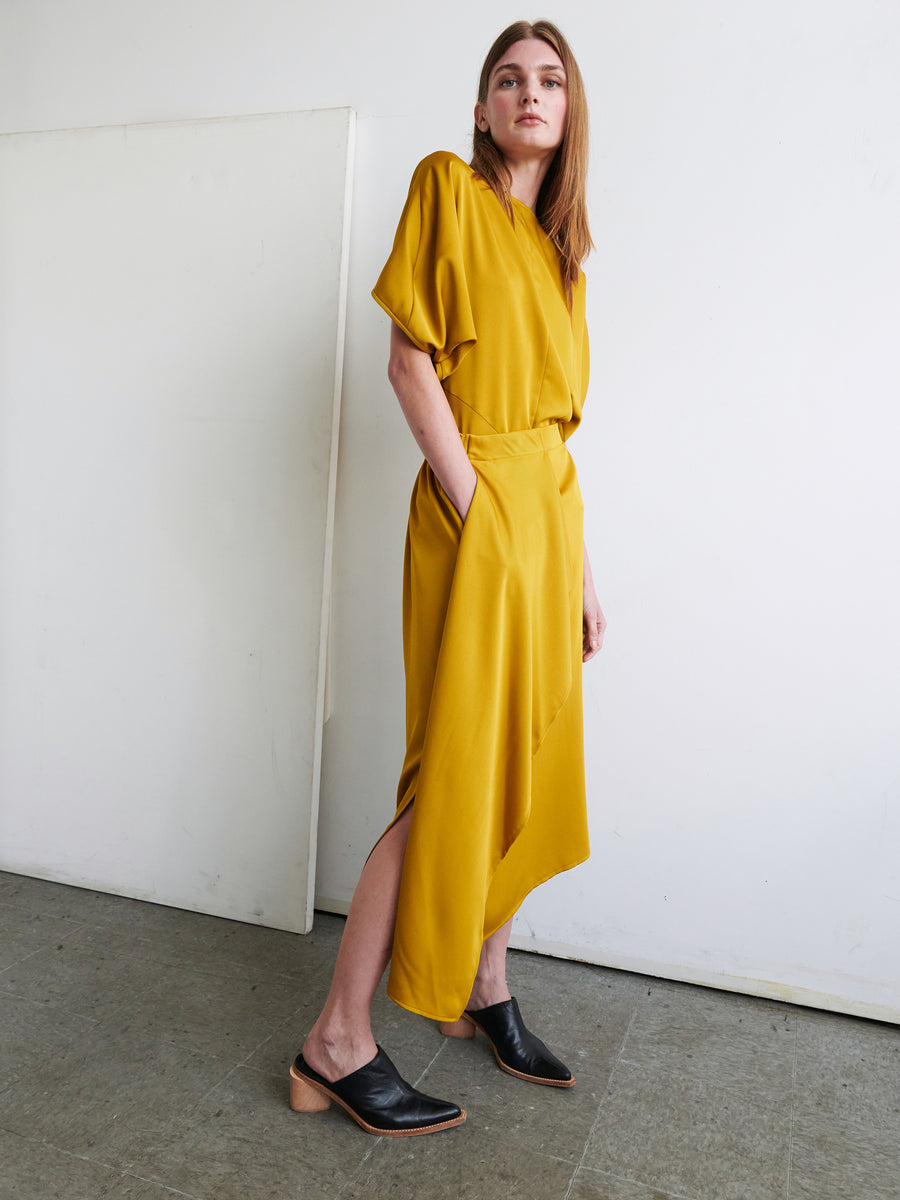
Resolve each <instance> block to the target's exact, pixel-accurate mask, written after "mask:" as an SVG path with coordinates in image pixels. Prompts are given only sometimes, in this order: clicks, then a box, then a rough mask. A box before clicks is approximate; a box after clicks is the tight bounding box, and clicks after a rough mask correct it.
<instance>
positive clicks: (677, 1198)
mask: <svg viewBox="0 0 900 1200" xmlns="http://www.w3.org/2000/svg"><path fill="white" fill-rule="evenodd" d="M579 1169H580V1170H582V1171H585V1172H589V1173H590V1174H591V1175H599V1176H600V1177H602V1178H603V1179H614V1180H615V1181H616V1183H630V1184H631V1185H632V1186H633V1187H640V1188H646V1190H647V1191H648V1192H655V1193H657V1194H658V1195H662V1196H665V1198H666V1200H700V1197H699V1196H689V1195H688V1194H687V1192H664V1191H662V1189H661V1188H659V1187H656V1186H655V1185H654V1184H652V1183H644V1182H643V1181H642V1180H640V1179H632V1178H631V1176H630V1175H614V1174H613V1172H612V1171H598V1170H596V1169H595V1168H594V1167H581V1168H579Z"/></svg>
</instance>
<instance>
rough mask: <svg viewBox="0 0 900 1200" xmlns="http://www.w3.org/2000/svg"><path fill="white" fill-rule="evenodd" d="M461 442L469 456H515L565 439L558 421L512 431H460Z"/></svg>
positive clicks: (542, 448) (547, 447)
mask: <svg viewBox="0 0 900 1200" xmlns="http://www.w3.org/2000/svg"><path fill="white" fill-rule="evenodd" d="M460 437H461V438H462V444H463V447H464V448H465V451H466V454H468V456H469V458H475V459H489V458H516V457H518V456H519V455H521V454H537V453H538V452H539V451H541V450H552V449H553V448H554V447H555V446H559V445H561V444H562V443H563V441H564V440H565V439H564V438H563V435H562V427H561V425H560V424H559V422H555V423H554V424H553V425H540V426H539V427H538V428H537V429H517V430H516V431H515V432H514V433H462V434H460Z"/></svg>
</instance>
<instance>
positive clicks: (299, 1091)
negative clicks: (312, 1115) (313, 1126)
mask: <svg viewBox="0 0 900 1200" xmlns="http://www.w3.org/2000/svg"><path fill="white" fill-rule="evenodd" d="M330 1107H331V1100H330V1099H329V1097H328V1096H326V1095H325V1094H324V1093H323V1092H320V1091H319V1090H318V1088H314V1087H313V1085H312V1084H311V1083H309V1082H307V1080H305V1079H304V1078H303V1076H302V1075H300V1074H298V1072H297V1071H296V1070H295V1068H294V1067H293V1066H292V1067H291V1108H292V1109H293V1110H294V1112H324V1111H325V1109H326V1108H330Z"/></svg>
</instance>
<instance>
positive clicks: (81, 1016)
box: [0, 972, 100, 1025]
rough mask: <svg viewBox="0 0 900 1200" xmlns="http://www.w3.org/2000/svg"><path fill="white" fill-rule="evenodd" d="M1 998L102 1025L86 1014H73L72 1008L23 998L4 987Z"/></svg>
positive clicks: (0, 989) (46, 1001)
mask: <svg viewBox="0 0 900 1200" xmlns="http://www.w3.org/2000/svg"><path fill="white" fill-rule="evenodd" d="M0 974H2V972H0ZM0 996H11V997H12V998H13V999H14V1000H21V1002H22V1003H23V1004H30V1005H31V1007H32V1008H40V1009H42V1010H43V1011H45V1012H46V1011H47V1009H50V1010H52V1011H53V1012H58V1013H65V1015H66V1016H68V1017H76V1018H77V1019H78V1020H79V1021H87V1022H88V1023H89V1024H91V1025H99V1024H100V1021H99V1019H98V1018H97V1017H86V1016H85V1015H84V1013H77V1012H73V1011H72V1009H70V1008H62V1007H60V1005H58V1004H54V1003H53V1001H51V1000H35V999H34V997H33V996H22V995H20V994H19V993H18V992H11V991H10V990H9V989H8V988H4V987H2V986H0Z"/></svg>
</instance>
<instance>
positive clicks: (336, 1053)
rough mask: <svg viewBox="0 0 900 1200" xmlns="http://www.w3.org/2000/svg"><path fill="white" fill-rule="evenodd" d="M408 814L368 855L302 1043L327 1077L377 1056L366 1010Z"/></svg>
mask: <svg viewBox="0 0 900 1200" xmlns="http://www.w3.org/2000/svg"><path fill="white" fill-rule="evenodd" d="M411 817H412V805H410V806H409V808H407V809H406V811H405V812H404V813H403V816H402V817H400V819H399V820H398V821H397V822H396V824H394V825H392V826H391V828H390V829H389V830H388V832H387V833H386V834H385V835H384V837H383V838H382V839H381V841H380V842H378V844H377V845H376V847H375V849H374V850H373V851H372V853H371V854H370V855H369V859H368V862H367V863H366V865H365V867H364V868H363V872H362V875H360V877H359V883H358V884H357V885H356V891H355V892H354V893H353V900H352V902H351V904H350V912H349V913H348V915H347V924H346V926H345V928H344V935H343V937H342V938H341V947H340V950H339V951H338V956H337V962H336V963H335V968H334V978H333V979H332V981H331V989H330V990H329V992H328V998H327V1000H326V1001H325V1007H324V1008H323V1009H322V1012H321V1013H320V1014H319V1018H318V1020H317V1021H316V1023H315V1025H313V1027H312V1029H311V1030H310V1033H309V1037H307V1039H306V1041H305V1042H304V1044H303V1057H304V1058H305V1059H306V1061H307V1062H308V1063H309V1065H310V1066H311V1067H312V1068H313V1070H314V1071H317V1072H318V1073H319V1074H320V1075H322V1076H324V1078H325V1079H327V1080H329V1081H333V1080H335V1079H343V1077H344V1076H345V1075H349V1074H350V1072H351V1071H355V1070H357V1068H359V1067H362V1066H365V1064H366V1063H368V1062H371V1060H372V1059H373V1058H374V1057H375V1053H376V1050H377V1047H376V1045H375V1039H374V1037H373V1036H372V1024H371V1018H370V1014H369V1010H370V1008H371V1005H372V998H373V997H374V995H375V992H376V990H377V988H378V984H379V983H380V981H381V977H382V975H383V974H384V971H385V967H386V966H387V965H388V962H389V961H390V957H391V947H392V944H393V940H394V924H395V921H396V917H397V896H398V894H399V891H400V872H401V869H402V867H403V856H404V854H405V853H406V839H407V837H408V836H409V822H410V818H411ZM507 936H508V935H507Z"/></svg>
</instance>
